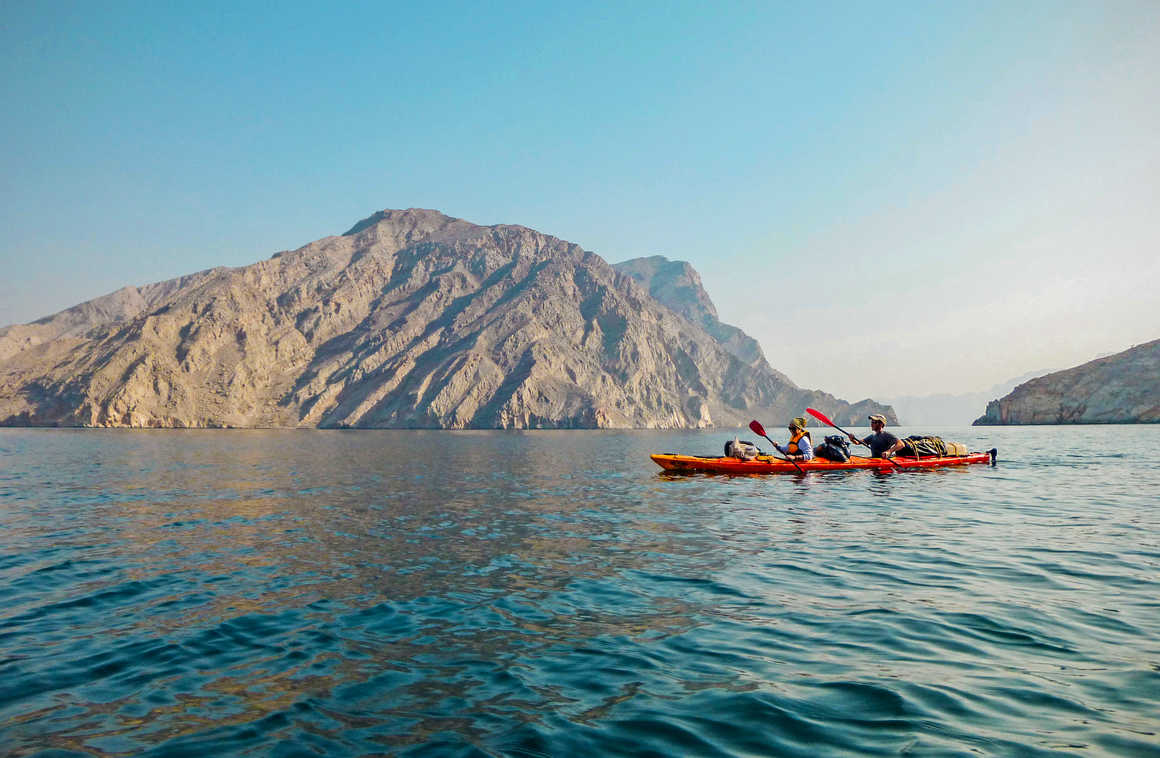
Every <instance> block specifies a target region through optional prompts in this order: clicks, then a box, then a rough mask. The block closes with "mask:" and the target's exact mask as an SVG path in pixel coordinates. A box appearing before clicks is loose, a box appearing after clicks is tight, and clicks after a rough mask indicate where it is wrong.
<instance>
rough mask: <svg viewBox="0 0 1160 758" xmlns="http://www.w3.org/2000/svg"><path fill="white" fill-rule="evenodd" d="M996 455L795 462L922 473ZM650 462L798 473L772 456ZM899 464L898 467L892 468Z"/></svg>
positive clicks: (806, 466) (663, 457) (671, 467)
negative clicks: (928, 469)
mask: <svg viewBox="0 0 1160 758" xmlns="http://www.w3.org/2000/svg"><path fill="white" fill-rule="evenodd" d="M996 453H997V451H996V450H995V449H993V448H992V449H991V450H988V451H987V452H985V453H970V454H968V455H957V456H947V457H943V458H938V457H933V456H932V457H930V458H902V457H897V458H893V459H891V460H893V461H894V463H891V462H890V461H888V460H886V459H885V458H861V457H859V456H856V455H852V456H850V460H848V461H846V462H845V463H834V462H833V461H827V460H823V459H821V458H814V459H813V460H812V461H798V466H801V467H802V470H803V471H848V470H851V469H878V470H879V471H890V470H893V469H921V468H940V467H943V466H965V465H967V464H970V463H993V462H994V461H995V456H996ZM649 457H650V458H652V459H653V462H654V463H656V464H657V465H658V466H660V467H661V468H663V469H664V470H665V471H676V472H694V471H707V472H712V473H718V474H795V473H798V469H797V468H796V467H795V466H794V465H793V464H792V463H790V462H789V461H787V460H785V459H784V458H777V457H775V456H771V455H759V456H757V458H755V459H753V460H751V461H743V460H741V459H740V458H726V457H703V456H699V455H677V454H676V453H653V454H652V455H650V456H649ZM895 464H898V465H895Z"/></svg>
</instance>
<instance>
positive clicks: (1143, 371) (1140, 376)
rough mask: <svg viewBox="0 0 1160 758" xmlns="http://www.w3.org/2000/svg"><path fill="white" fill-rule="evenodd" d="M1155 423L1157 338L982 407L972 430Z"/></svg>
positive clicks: (1159, 408) (1159, 394) (1159, 388)
mask: <svg viewBox="0 0 1160 758" xmlns="http://www.w3.org/2000/svg"><path fill="white" fill-rule="evenodd" d="M1157 422H1160V340H1155V341H1153V342H1148V343H1146V344H1143V345H1137V346H1136V347H1133V348H1131V349H1130V350H1125V351H1124V352H1122V353H1118V354H1116V355H1110V356H1107V357H1105V358H1099V359H1097V360H1094V361H1090V362H1089V363H1085V364H1083V365H1082V366H1077V367H1075V368H1071V369H1067V370H1066V371H1057V372H1055V373H1054V374H1048V375H1047V376H1042V377H1039V378H1038V379H1032V380H1031V381H1029V382H1025V383H1023V384H1021V385H1019V386H1018V387H1016V388H1015V389H1014V390H1013V391H1012V392H1011V393H1010V394H1009V395H1006V396H1005V397H1003V398H1000V399H998V400H992V401H991V402H990V403H988V404H987V411H986V413H985V414H984V415H983V416H981V417H980V418H978V419H976V420H975V425H976V426H990V425H1000V424H1135V423H1146V424H1149V423H1150V424H1154V423H1157Z"/></svg>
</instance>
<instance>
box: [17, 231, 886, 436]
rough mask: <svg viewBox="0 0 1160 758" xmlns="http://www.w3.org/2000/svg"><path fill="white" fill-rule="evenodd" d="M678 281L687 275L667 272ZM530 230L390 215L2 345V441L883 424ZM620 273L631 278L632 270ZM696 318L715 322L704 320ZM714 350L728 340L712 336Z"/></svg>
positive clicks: (69, 316) (128, 291)
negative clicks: (136, 433)
mask: <svg viewBox="0 0 1160 758" xmlns="http://www.w3.org/2000/svg"><path fill="white" fill-rule="evenodd" d="M680 265H681V266H686V264H680ZM654 268H655V269H656V272H657V273H658V274H659V272H660V270H661V269H662V268H664V266H661V265H659V264H656V265H655V266H654V264H642V263H640V262H632V261H630V262H628V263H626V264H623V270H619V271H618V270H617V269H616V268H614V267H612V266H610V265H608V264H607V263H606V262H605V261H604V260H603V259H601V258H600V257H599V256H597V255H595V254H594V253H591V252H587V251H584V250H582V249H581V248H579V247H578V246H576V245H574V244H571V243H568V242H565V241H563V240H560V239H557V238H555V237H551V236H548V235H545V234H541V233H539V232H537V231H534V230H532V229H528V228H526V227H522V226H512V225H497V226H487V227H485V226H477V225H475V224H470V223H468V222H466V221H463V220H461V219H455V218H450V217H448V216H445V215H443V214H441V213H438V212H435V211H427V210H416V209H411V210H406V211H390V210H388V211H382V212H380V213H376V214H374V215H373V216H371V217H369V218H367V219H364V220H363V221H361V222H359V223H358V224H356V225H355V226H354V227H353V228H351V229H350V230H349V231H348V232H346V233H345V234H343V235H342V236H338V237H327V238H324V239H321V240H318V241H317V242H314V243H311V244H309V245H306V246H305V247H302V248H300V249H298V250H294V251H287V252H282V253H279V254H277V255H275V256H274V257H273V258H271V259H269V260H265V261H261V262H258V263H255V264H253V265H250V266H245V267H241V268H216V269H211V270H209V271H203V272H200V273H197V274H192V275H190V276H187V277H183V278H180V279H174V280H172V281H169V282H162V283H159V284H153V285H149V286H146V287H141V288H133V287H127V288H125V289H123V290H119V291H118V292H115V293H113V294H111V295H107V296H105V297H102V298H98V299H96V300H93V301H90V302H88V303H84V304H82V305H79V306H76V307H74V308H70V309H68V310H66V311H62V312H61V313H58V314H56V315H54V316H50V317H48V318H45V319H41V320H40V321H37V322H35V323H33V324H25V325H17V326H12V327H8V328H6V329H3V330H0V424H3V425H57V426H125V427H403V428H453V429H459V428H536V427H545V428H573V427H588V428H608V427H651V428H698V427H709V426H734V427H735V426H738V425H741V424H744V423H746V422H747V421H748V420H749V419H750V418H754V417H757V418H761V419H763V420H765V421H767V422H768V423H771V424H779V423H780V422H781V420H783V419H786V418H789V417H790V416H794V415H800V414H801V413H802V411H803V409H804V408H805V407H806V406H807V405H812V406H815V407H818V408H821V409H823V410H825V411H826V412H827V413H828V414H830V415H831V416H833V417H835V420H839V419H840V420H839V421H838V423H859V422H860V421H861V420H863V419H864V418H865V416H866V414H867V413H871V412H886V413H888V414H891V415H892V411H890V409H889V408H888V407H886V406H882V405H881V404H878V403H874V402H873V401H870V400H864V401H861V402H859V403H857V404H854V405H851V404H849V403H846V402H844V401H841V400H838V399H836V398H834V397H833V396H831V395H828V394H826V393H823V392H819V391H813V390H805V389H802V388H800V387H797V386H796V385H794V384H793V383H792V382H790V381H789V380H788V379H786V378H785V377H784V376H782V375H781V374H779V373H778V372H776V371H774V370H773V369H772V368H770V367H769V365H768V363H766V361H765V359H764V357H763V356H762V355H761V351H760V348H758V347H757V345H756V343H755V342H753V341H752V340H751V339H750V338H748V337H746V336H745V335H744V334H743V333H741V332H740V330H736V329H735V328H734V327H727V326H726V325H723V324H720V323H719V322H717V321H716V310H715V309H714V308H713V305H712V302H711V301H710V300H709V299H708V295H707V294H704V292H703V289H701V288H700V279H699V277H697V276H696V272H694V271H692V269H691V268H689V269H687V271H688V273H686V274H684V276H685V277H686V278H687V279H688V283H689V286H690V287H694V285H695V287H694V288H695V289H696V290H697V293H696V294H697V296H698V297H701V296H702V295H703V299H702V300H700V301H699V302H700V306H699V310H698V309H697V308H694V309H692V310H689V309H676V308H675V306H676V305H677V303H675V302H672V301H670V302H672V307H670V306H669V305H666V304H665V302H664V301H663V300H658V299H657V297H654V296H653V295H651V294H650V289H651V288H652V286H651V282H652V281H653V280H654V279H656V275H648V274H647V272H649V271H652V270H653V269H654ZM629 271H631V272H633V273H626V272H629ZM706 315H708V317H710V318H707V317H706ZM718 335H725V336H724V338H722V337H720V336H718Z"/></svg>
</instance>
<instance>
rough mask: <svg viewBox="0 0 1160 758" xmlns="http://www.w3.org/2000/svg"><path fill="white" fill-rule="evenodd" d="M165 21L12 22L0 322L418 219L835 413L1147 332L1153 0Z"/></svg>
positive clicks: (242, 7)
mask: <svg viewBox="0 0 1160 758" xmlns="http://www.w3.org/2000/svg"><path fill="white" fill-rule="evenodd" d="M176 5H177V4H174V3H154V2H149V3H146V2H142V3H118V2H105V3H65V2H22V1H20V0H6V1H5V2H4V3H3V12H2V13H0V96H2V97H3V102H4V108H3V112H2V114H0V142H2V144H3V146H4V147H3V151H2V152H0V324H7V323H13V322H24V321H29V320H32V319H35V318H39V317H41V316H44V315H47V314H49V313H52V312H55V311H57V310H60V309H62V308H65V307H67V306H70V305H73V304H76V303H78V302H81V301H83V300H86V299H89V298H91V297H95V296H98V295H101V294H104V293H106V292H110V291H112V290H115V289H117V288H119V287H121V286H123V285H125V284H144V283H147V282H152V281H158V280H161V279H167V278H171V277H174V276H177V275H180V274H185V273H189V272H192V271H195V270H200V269H204V268H209V267H211V266H216V265H231V266H237V265H244V264H248V263H252V262H254V261H257V260H260V259H262V258H265V257H268V256H269V255H271V254H272V253H274V252H276V251H279V250H283V249H293V248H297V247H299V246H301V245H303V244H306V243H307V242H310V241H312V240H315V239H318V238H320V237H324V236H326V235H329V234H338V233H341V232H343V231H345V230H346V229H347V228H348V227H350V226H351V225H352V224H353V223H354V222H355V221H357V220H359V219H360V218H363V217H365V216H368V215H370V214H371V213H373V212H374V211H376V210H380V209H383V208H406V207H425V208H435V209H438V210H441V211H444V212H445V213H448V214H450V215H453V216H459V217H462V218H465V219H467V220H469V221H473V222H476V223H483V224H492V223H518V224H524V225H526V226H530V227H533V228H535V229H539V230H540V231H543V232H547V233H549V234H554V235H556V236H558V237H562V238H564V239H567V240H570V241H573V242H576V243H578V244H580V245H582V246H583V247H585V248H586V249H589V250H593V251H595V252H597V253H599V254H600V255H602V256H603V257H604V258H605V259H607V260H609V261H610V262H616V261H620V260H624V259H626V258H631V257H636V256H640V255H653V254H658V253H659V254H663V255H666V256H668V257H670V258H676V259H683V260H688V261H690V262H692V264H693V265H694V266H695V267H696V268H697V269H698V270H699V271H700V272H701V274H702V277H703V279H704V282H705V285H706V287H707V289H708V290H709V293H710V295H711V296H712V297H713V299H714V301H715V302H716V303H717V306H718V309H719V311H720V313H721V317H722V319H723V320H725V321H727V322H729V323H734V324H737V325H739V326H741V327H742V328H743V329H745V330H746V331H747V332H748V333H750V334H751V335H753V336H754V337H756V338H757V339H758V340H759V341H760V342H761V344H762V346H763V347H764V348H765V351H766V354H767V355H768V357H769V359H770V362H771V363H772V364H773V365H774V366H775V367H777V368H779V369H781V370H782V371H784V372H786V373H787V374H788V375H789V376H790V377H792V378H793V379H794V380H795V381H797V382H798V383H799V384H801V385H803V386H808V387H820V388H823V389H826V390H829V391H832V392H835V393H836V394H839V395H841V396H844V397H847V398H850V399H859V398H862V397H865V396H868V395H877V396H889V395H898V394H927V393H931V392H939V391H945V392H965V391H971V390H981V389H985V388H987V387H989V386H991V385H992V384H995V383H997V382H1000V381H1003V380H1005V379H1007V378H1010V377H1013V376H1016V375H1019V374H1023V373H1025V372H1027V371H1032V370H1036V369H1041V368H1051V367H1064V366H1070V365H1075V364H1078V363H1082V362H1084V361H1086V360H1088V359H1090V358H1092V357H1094V356H1095V355H1096V354H1099V353H1106V352H1112V351H1119V350H1122V349H1125V348H1127V347H1129V346H1130V345H1132V344H1135V343H1140V342H1145V341H1148V340H1152V339H1156V338H1157V337H1160V304H1158V301H1160V298H1158V297H1157V288H1158V285H1160V260H1158V259H1160V255H1158V253H1160V244H1158V243H1160V179H1158V178H1157V177H1158V176H1160V2H1156V1H1155V0H1146V1H1145V2H1108V1H1100V2H1084V3H1077V2H1065V1H1064V0H1052V1H1051V2H1017V3H1010V2H1001V3H1000V2H995V3H990V2H975V1H970V2H960V3H952V2H941V3H929V2H923V3H914V4H904V3H893V2H885V3H884V2H878V3H870V2H849V3H835V4H813V3H769V2H763V3H725V4H710V3H701V2H690V3H679V2H663V3H655V4H646V3H643V2H635V3H608V4H603V3H568V4H562V3H560V4H551V3H542V2H528V3H497V4H488V3H463V4H458V3H444V4H431V5H430V7H426V4H419V3H398V4H393V5H392V4H387V3H366V4H359V3H344V4H340V7H338V8H335V7H331V4H329V3H317V4H311V3H294V2H281V3H272V2H263V3H246V2H241V3H239V2H233V1H231V2H221V3H214V2H199V3H190V4H187V5H189V6H190V7H188V8H176V7H170V6H176ZM421 6H423V7H421Z"/></svg>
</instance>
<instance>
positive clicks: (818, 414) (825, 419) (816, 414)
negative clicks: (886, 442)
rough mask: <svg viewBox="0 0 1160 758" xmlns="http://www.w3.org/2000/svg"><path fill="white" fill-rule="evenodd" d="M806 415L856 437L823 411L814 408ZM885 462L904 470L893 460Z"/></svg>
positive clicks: (888, 459)
mask: <svg viewBox="0 0 1160 758" xmlns="http://www.w3.org/2000/svg"><path fill="white" fill-rule="evenodd" d="M806 413H808V414H810V415H811V416H813V417H814V418H816V419H817V420H818V421H821V422H822V423H823V424H826V425H827V426H832V427H834V428H835V429H837V430H838V431H839V432H841V433H842V434H844V435H846V436H847V437H853V436H854V435H852V434H850V433H849V432H847V431H846V430H845V429H843V428H842V427H840V426H838V425H837V424H835V423H834V422H833V421H830V417H829V416H827V415H826V414H824V413H822V412H821V411H817V410H814V409H813V408H806ZM883 460H887V461H890V462H891V463H892V464H894V468H902V466H900V465H898V463H897V462H896V461H895V460H894V459H893V458H884V459H883Z"/></svg>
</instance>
